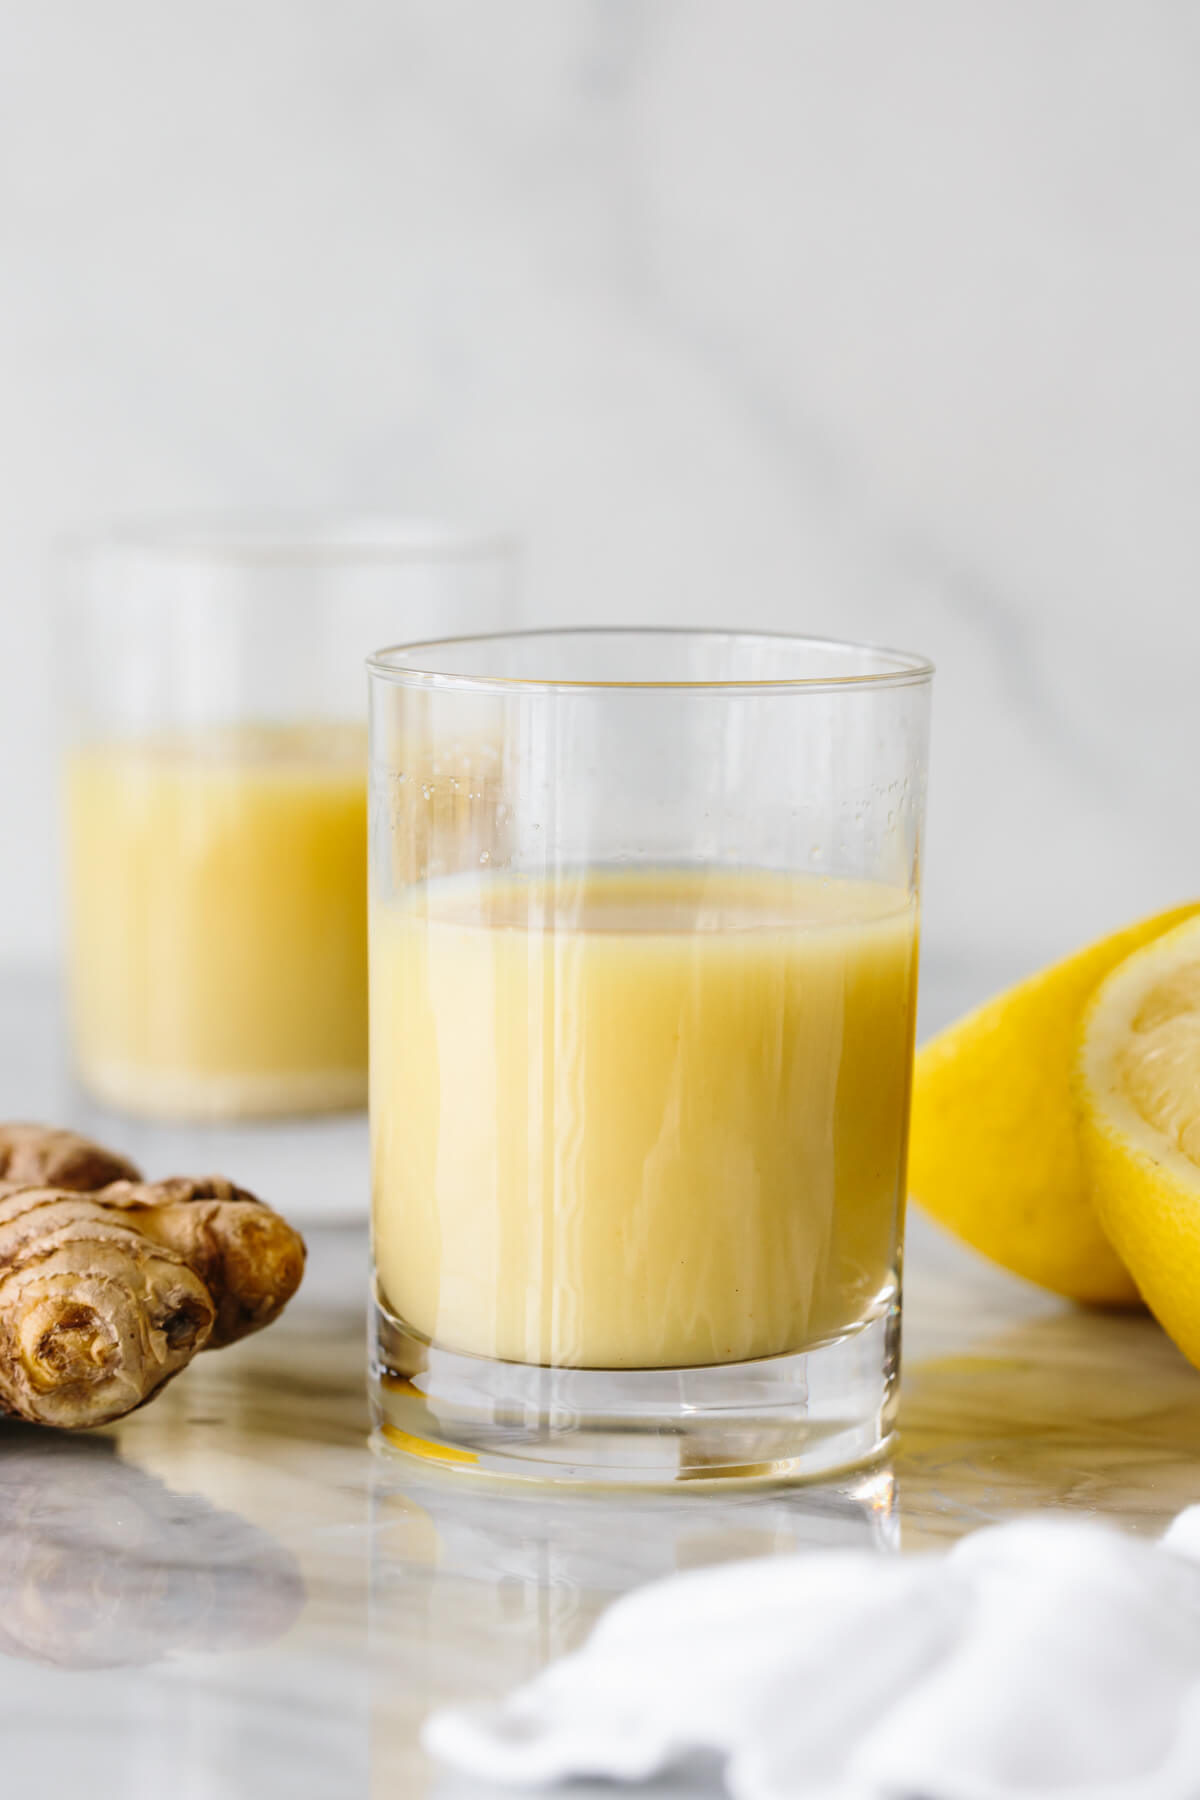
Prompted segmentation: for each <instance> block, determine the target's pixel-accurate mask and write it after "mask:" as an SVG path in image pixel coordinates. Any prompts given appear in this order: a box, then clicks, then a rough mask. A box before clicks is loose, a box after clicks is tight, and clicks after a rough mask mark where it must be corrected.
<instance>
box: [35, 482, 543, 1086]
mask: <svg viewBox="0 0 1200 1800" xmlns="http://www.w3.org/2000/svg"><path fill="white" fill-rule="evenodd" d="M60 574H61V583H60V591H61V598H62V618H61V624H62V637H61V646H62V648H61V665H60V667H61V671H62V675H63V678H64V680H65V682H66V684H67V691H68V694H69V726H70V742H69V745H68V749H67V758H66V784H65V805H66V849H67V887H68V894H67V902H68V904H67V919H68V927H67V951H68V956H67V963H68V990H69V1012H70V1021H71V1032H72V1043H73V1053H74V1061H75V1067H76V1070H77V1073H78V1075H79V1077H80V1079H81V1080H82V1082H83V1084H84V1086H85V1087H86V1089H87V1090H88V1092H89V1093H90V1094H91V1095H92V1097H93V1098H94V1099H96V1100H98V1101H100V1102H101V1103H102V1104H103V1105H105V1106H108V1107H112V1108H114V1109H116V1110H118V1111H120V1112H125V1113H131V1114H134V1115H139V1116H142V1117H147V1118H158V1119H176V1120H220V1119H232V1118H241V1117H249V1118H253V1117H260V1118H261V1117H269V1116H274V1115H280V1114H296V1113H314V1112H326V1111H337V1110H342V1109H352V1108H358V1107H361V1106H362V1105H363V1104H364V1103H365V1099H366V1082H367V966H366V955H367V951H366V855H367V846H366V726H365V675H364V668H363V664H364V659H365V658H366V657H367V655H368V654H370V652H372V651H373V650H376V649H378V648H379V647H381V646H382V645H385V644H392V643H396V642H398V641H412V640H417V639H420V638H422V637H432V636H442V635H444V634H445V633H446V632H473V631H480V630H488V629H496V628H497V627H499V626H502V625H504V624H506V623H509V622H511V617H512V612H511V608H512V603H513V598H514V590H515V553H514V547H513V545H512V543H511V541H510V540H508V539H507V538H505V537H503V536H502V535H499V534H492V533H484V532H480V531H468V530H464V529H458V528H454V527H448V526H442V525H431V524H424V523H416V522H412V521H404V520H396V519H388V518H381V519H376V518H346V519H313V520H306V521H300V522H298V521H296V520H294V519H293V520H290V521H289V520H279V519H257V520H250V521H246V520H237V519H232V520H229V521H224V522H222V521H215V522H205V523H191V524H188V523H184V524H165V523H164V524H160V525H153V524H151V525H145V526H139V527H134V528H129V529H125V530H120V531H113V532H111V533H108V534H103V535H97V536H90V537H86V538H79V539H77V540H74V541H72V542H70V543H68V544H67V545H65V546H64V548H63V551H62V555H61V563H60Z"/></svg>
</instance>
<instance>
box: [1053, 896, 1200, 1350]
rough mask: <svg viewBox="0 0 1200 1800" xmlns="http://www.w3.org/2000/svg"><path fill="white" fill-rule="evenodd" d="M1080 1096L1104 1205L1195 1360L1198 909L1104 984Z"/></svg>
mask: <svg viewBox="0 0 1200 1800" xmlns="http://www.w3.org/2000/svg"><path fill="white" fill-rule="evenodd" d="M1077 1096H1078V1106H1079V1141H1080V1148H1081V1151H1082V1153H1083V1158H1084V1162H1085V1165H1086V1170H1087V1175H1088V1179H1089V1183H1090V1190H1091V1194H1092V1200H1093V1204H1094V1205H1095V1208H1096V1213H1097V1216H1098V1218H1099V1220H1100V1222H1101V1224H1102V1225H1103V1227H1104V1230H1105V1232H1106V1233H1107V1235H1108V1237H1109V1238H1110V1240H1111V1241H1112V1244H1113V1246H1114V1248H1115V1249H1116V1251H1117V1252H1118V1254H1119V1255H1120V1257H1121V1260H1122V1261H1123V1262H1124V1264H1125V1266H1126V1267H1127V1268H1128V1270H1129V1271H1130V1273H1131V1275H1132V1276H1133V1278H1134V1280H1135V1281H1136V1282H1137V1285H1138V1287H1139V1288H1140V1289H1141V1292H1142V1295H1143V1296H1144V1298H1145V1300H1146V1303H1147V1305H1148V1306H1149V1307H1150V1309H1151V1311H1152V1312H1153V1313H1154V1315H1155V1317H1156V1318H1157V1319H1158V1321H1159V1323H1160V1324H1161V1325H1162V1326H1163V1327H1164V1329H1165V1330H1166V1331H1167V1332H1169V1333H1170V1335H1171V1337H1173V1338H1174V1340H1175V1342H1176V1343H1177V1344H1178V1345H1179V1348H1180V1349H1181V1350H1182V1351H1183V1353H1184V1355H1185V1356H1186V1357H1188V1358H1189V1360H1190V1361H1191V1362H1193V1363H1196V1364H1197V1366H1200V918H1195V919H1192V920H1191V921H1190V922H1189V923H1188V924H1185V925H1180V926H1179V927H1177V928H1176V929H1175V930H1174V931H1170V932H1168V933H1167V934H1166V936H1165V937H1160V938H1158V939H1157V940H1156V941H1155V942H1153V943H1151V944H1148V945H1147V946H1146V948H1145V949H1143V950H1139V951H1137V952H1136V953H1135V954H1134V955H1132V956H1131V957H1129V959H1128V960H1127V961H1126V962H1123V963H1122V964H1121V965H1120V967H1119V968H1117V969H1115V970H1114V971H1113V973H1112V974H1111V975H1109V976H1108V977H1107V979H1106V980H1105V981H1104V982H1103V983H1102V984H1101V985H1100V987H1099V988H1098V989H1097V991H1096V994H1095V996H1094V998H1093V999H1092V1001H1091V1004H1090V1005H1089V1006H1088V1008H1087V1010H1086V1013H1085V1016H1084V1019H1083V1026H1082V1036H1081V1042H1080V1051H1079V1060H1078V1067H1077Z"/></svg>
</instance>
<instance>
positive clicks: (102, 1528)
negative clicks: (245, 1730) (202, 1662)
mask: <svg viewBox="0 0 1200 1800" xmlns="http://www.w3.org/2000/svg"><path fill="white" fill-rule="evenodd" d="M304 1601H305V1589H304V1581H303V1578H302V1576H301V1573H300V1567H299V1564H298V1563H297V1561H296V1559H295V1557H294V1556H293V1555H292V1553H291V1551H290V1550H288V1549H285V1547H284V1546H283V1545H282V1544H279V1543H277V1542H276V1541H275V1540H274V1539H273V1538H271V1537H270V1536H268V1534H267V1533H266V1532H265V1531H263V1530H261V1529H260V1528H259V1527H258V1526H256V1525H251V1524H249V1523H248V1522H247V1521H246V1520H245V1519H243V1518H241V1517H240V1516H239V1515H238V1514H237V1513H232V1512H227V1511H223V1510H222V1509H220V1508H218V1507H215V1506H213V1505H211V1504H210V1503H209V1502H208V1501H207V1500H204V1499H202V1498H201V1497H200V1496H198V1495H195V1494H182V1493H177V1492H175V1491H174V1490H173V1489H171V1488H169V1487H168V1486H167V1485H166V1484H165V1482H162V1481H160V1480H159V1479H158V1478H157V1477H156V1476H154V1475H150V1474H148V1473H147V1472H146V1471H145V1470H144V1469H140V1468H138V1467H137V1466H136V1465H135V1464H133V1463H129V1462H126V1461H124V1460H123V1459H122V1458H121V1456H120V1455H119V1454H118V1451H117V1446H116V1444H115V1443H114V1442H113V1440H112V1439H111V1438H102V1437H89V1438H74V1437H70V1438H64V1437H56V1436H52V1435H51V1434H50V1433H48V1432H45V1431H41V1430H39V1429H38V1428H37V1427H36V1426H26V1425H21V1424H18V1423H16V1422H14V1421H5V1422H4V1423H3V1424H2V1425H0V1655H4V1656H8V1657H19V1658H22V1659H24V1660H26V1661H30V1662H38V1663H44V1664H50V1665H53V1666H56V1667H59V1668H64V1669H108V1668H118V1667H122V1666H130V1665H144V1664H147V1663H153V1662H157V1661H159V1660H160V1659H162V1658H165V1657H168V1656H170V1655H172V1654H173V1653H175V1652H181V1651H197V1650H200V1651H229V1650H241V1649H247V1648H250V1647H251V1646H253V1645H256V1644H263V1643H268V1642H270V1641H271V1640H273V1639H275V1638H278V1637H280V1636H282V1634H283V1633H284V1632H285V1631H287V1630H288V1629H289V1627H290V1626H292V1625H293V1624H294V1623H295V1621H296V1619H297V1618H298V1617H299V1615H300V1612H301V1611H302V1609H303V1606H304Z"/></svg>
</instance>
